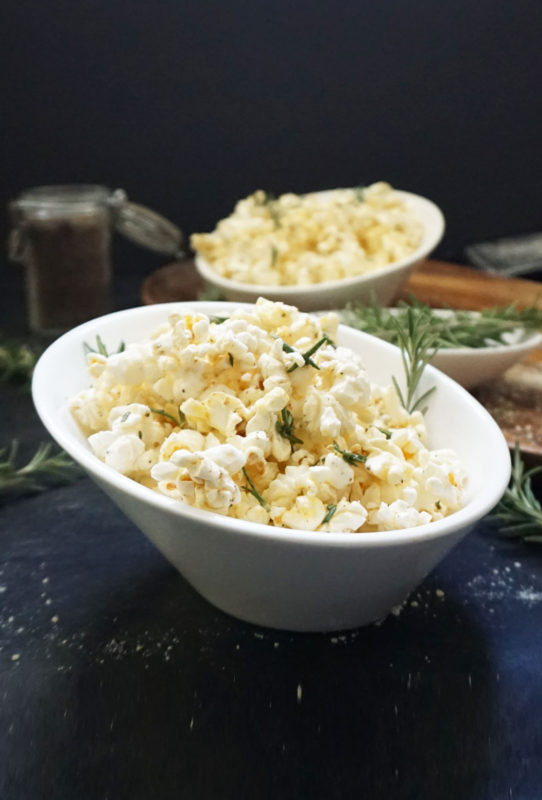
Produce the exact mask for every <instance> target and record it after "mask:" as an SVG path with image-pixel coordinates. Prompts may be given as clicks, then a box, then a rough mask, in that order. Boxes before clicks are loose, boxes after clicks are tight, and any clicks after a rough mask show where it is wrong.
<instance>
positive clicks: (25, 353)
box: [0, 342, 37, 384]
mask: <svg viewBox="0 0 542 800" xmlns="http://www.w3.org/2000/svg"><path fill="white" fill-rule="evenodd" d="M36 359H37V356H36V353H35V352H34V351H33V350H32V349H31V348H30V347H28V345H26V344H15V343H12V342H2V343H0V381H3V382H5V383H15V384H29V382H30V378H31V377H32V371H33V369H34V365H35V363H36Z"/></svg>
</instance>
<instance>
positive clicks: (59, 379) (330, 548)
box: [32, 303, 510, 631]
mask: <svg viewBox="0 0 542 800" xmlns="http://www.w3.org/2000/svg"><path fill="white" fill-rule="evenodd" d="M232 307H233V306H232V305H229V306H228V304H226V303H168V304H165V305H155V306H145V307H142V308H134V309H129V310H127V311H119V312H117V313H114V314H110V315H108V316H105V317H101V318H99V319H97V320H93V321H91V322H87V323H85V324H83V325H80V326H79V327H77V328H75V329H74V330H72V331H70V332H69V333H66V334H65V335H64V336H62V337H60V338H59V339H58V340H57V341H55V342H54V343H53V344H52V345H51V346H50V347H49V348H48V349H47V350H46V351H45V353H44V354H43V355H42V356H41V358H40V360H39V361H38V364H37V366H36V368H35V371H34V379H33V387H32V391H33V397H34V403H35V406H36V408H37V411H38V413H39V415H40V417H41V419H42V421H43V423H44V425H45V427H46V428H47V429H48V430H49V432H50V433H51V435H52V436H53V438H54V439H56V441H57V442H58V444H59V445H60V446H61V447H63V448H64V449H65V450H66V451H67V452H68V453H69V454H70V455H71V456H72V458H74V459H75V461H77V462H78V463H79V464H80V465H81V466H82V467H83V468H84V469H85V470H86V471H87V472H88V474H89V475H90V476H91V477H92V478H93V479H94V480H95V481H96V482H97V483H98V484H99V485H100V486H101V488H102V489H103V490H104V492H105V493H106V494H107V495H109V497H110V498H111V499H112V500H113V501H114V502H115V503H116V504H117V505H118V506H119V508H120V509H122V511H124V513H125V514H126V515H127V516H128V517H129V518H130V519H131V520H132V521H133V522H134V523H135V525H137V526H138V527H139V528H140V529H141V530H142V531H143V532H144V533H145V534H146V535H147V536H148V537H149V539H150V540H151V541H152V542H154V544H155V545H156V546H157V547H158V548H159V549H160V550H161V552H162V553H163V554H164V555H165V556H166V558H168V559H169V561H170V562H171V563H172V564H174V565H175V567H176V568H177V569H178V570H179V572H180V573H181V574H182V575H183V576H184V577H185V578H186V580H187V581H188V582H189V583H190V584H192V586H193V587H194V588H195V589H196V590H197V591H198V592H199V593H200V594H201V595H203V597H205V598H206V599H207V600H208V601H209V602H211V603H212V604H214V605H215V606H217V607H218V608H220V609H222V610H224V611H226V612H228V613H229V614H232V615H233V616H235V617H239V618H241V619H243V620H247V621H249V622H253V623H256V624H259V625H264V626H269V627H275V628H283V629H287V630H296V631H329V630H340V629H347V628H353V627H357V626H359V625H364V624H367V623H370V622H372V621H375V620H379V619H382V618H383V617H385V616H386V615H387V614H388V613H389V611H390V610H391V609H392V607H394V606H396V605H398V604H399V603H401V602H402V601H404V600H405V598H406V597H407V596H408V594H409V593H410V592H411V591H412V590H413V589H415V588H416V586H417V585H418V584H419V583H420V582H421V581H422V580H423V578H424V577H425V576H426V575H427V573H428V572H429V571H430V570H431V569H433V567H434V566H435V565H436V564H437V563H438V562H439V561H440V560H441V559H442V558H443V557H444V556H445V555H446V553H447V552H448V551H449V550H450V548H452V547H453V546H454V545H455V544H456V543H457V542H458V541H459V540H460V539H461V538H462V537H463V536H465V534H466V533H467V532H468V530H469V529H470V528H471V527H472V525H473V524H474V523H475V522H476V521H477V520H479V519H480V518H481V517H483V516H484V515H485V514H486V513H487V512H488V511H490V510H491V509H492V508H493V506H494V505H495V504H496V503H497V501H498V500H499V498H500V497H501V495H502V493H503V491H504V489H505V487H506V485H507V483H508V480H509V474H510V457H509V452H508V447H507V445H506V442H505V440H504V437H503V435H502V433H501V432H500V430H499V428H498V427H497V425H496V423H495V422H494V421H493V419H492V418H491V417H490V415H489V414H488V413H487V412H486V411H485V410H484V408H483V407H482V406H481V405H480V404H479V403H478V402H477V401H476V400H474V398H473V397H472V396H471V395H470V394H469V393H468V392H466V391H465V390H464V389H462V388H461V387H460V386H459V385H458V384H457V383H455V382H454V381H452V380H450V379H449V378H448V377H447V376H446V375H444V374H442V373H441V372H439V371H438V370H435V369H433V368H431V367H430V368H428V369H427V370H426V372H425V373H424V376H423V379H422V386H421V387H420V388H421V390H424V388H428V386H430V385H433V384H434V385H436V387H437V389H436V392H434V394H433V395H432V398H431V401H430V408H429V411H428V412H427V425H428V431H429V435H430V445H431V446H432V447H453V448H454V449H455V450H456V452H457V453H458V454H459V456H460V458H461V460H462V462H463V464H464V466H465V467H466V469H467V470H468V474H469V481H468V489H467V495H466V503H465V505H464V507H463V508H462V509H461V510H460V511H458V512H456V513H455V514H453V515H451V516H450V517H447V518H446V519H443V520H439V521H437V522H432V523H430V524H429V525H425V526H421V527H418V528H411V529H408V530H402V531H395V532H388V533H386V532H383V533H345V534H342V533H311V532H307V531H296V530H286V529H283V528H273V527H270V526H266V525H262V524H256V523H251V522H248V521H246V520H237V519H231V518H228V517H224V516H221V515H218V514H213V513H211V512H207V511H201V510H199V509H195V508H192V507H191V506H188V505H183V504H180V503H178V502H176V501H175V500H173V499H171V498H169V497H165V496H162V495H159V494H157V493H156V492H153V491H152V490H150V489H148V488H145V487H143V486H141V485H140V484H138V483H136V482H134V481H132V480H131V479H129V478H127V477H125V476H123V475H121V474H119V473H118V472H116V471H114V470H113V469H111V468H109V467H107V466H106V465H105V464H103V463H102V462H101V461H99V460H98V458H96V457H95V456H94V455H93V453H92V452H91V450H90V448H89V446H88V444H87V442H86V440H85V438H84V436H83V435H82V434H81V432H80V431H79V429H78V427H77V426H76V424H75V422H74V420H73V418H72V416H71V414H70V412H69V409H68V399H69V398H71V397H73V395H75V394H76V393H77V392H78V391H80V390H81V389H83V388H85V387H87V386H88V385H89V380H88V377H87V373H86V365H85V358H84V355H83V343H84V342H93V341H95V340H96V335H97V334H99V335H100V336H101V337H102V339H103V340H104V342H105V343H106V345H109V347H110V348H113V347H115V346H116V345H117V343H118V342H120V341H121V340H124V341H126V342H131V341H140V340H141V339H142V338H144V337H145V336H146V335H147V334H148V333H149V332H150V331H151V330H153V329H154V328H155V327H156V326H157V325H158V324H160V322H162V321H163V320H164V319H165V318H166V317H167V315H168V313H170V312H171V311H173V310H176V311H179V312H182V311H183V310H188V309H197V310H199V311H203V312H205V313H209V314H213V315H224V314H226V315H227V314H228V312H229V311H231V309H232ZM339 341H340V342H341V343H342V344H345V345H347V346H350V347H352V348H354V349H355V350H358V351H361V352H362V354H363V358H364V361H365V364H366V367H367V370H368V372H369V375H370V376H371V378H372V379H373V380H374V381H375V382H381V383H386V384H387V383H389V381H390V378H391V376H392V375H396V376H398V377H399V376H401V375H402V367H401V357H400V353H399V350H398V349H397V348H395V347H394V346H392V345H390V344H387V343H386V342H382V341H380V340H379V339H376V338H375V337H372V336H368V335H366V334H364V333H361V332H359V331H354V330H352V329H351V328H347V327H341V329H340V332H339Z"/></svg>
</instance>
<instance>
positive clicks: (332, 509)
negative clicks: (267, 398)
mask: <svg viewBox="0 0 542 800" xmlns="http://www.w3.org/2000/svg"><path fill="white" fill-rule="evenodd" d="M336 511H337V506H336V505H331V504H330V505H328V507H327V514H326V515H325V517H324V519H323V520H322V522H321V523H320V525H325V524H326V522H329V520H330V519H331V517H332V516H333V514H334V513H335V512H336Z"/></svg>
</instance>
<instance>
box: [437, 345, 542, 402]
mask: <svg viewBox="0 0 542 800" xmlns="http://www.w3.org/2000/svg"><path fill="white" fill-rule="evenodd" d="M539 347H542V334H541V333H538V332H525V334H524V335H523V336H522V337H521V338H518V339H517V341H513V342H511V343H510V344H502V345H494V346H491V347H454V348H449V349H448V348H442V349H441V350H439V351H438V352H437V353H435V355H434V356H433V358H432V359H431V364H432V365H433V366H434V367H437V369H441V370H442V371H443V372H445V373H446V375H449V376H450V378H453V379H454V380H455V381H457V382H458V383H460V384H461V386H464V387H465V388H466V389H471V388H473V387H474V386H478V385H479V384H481V383H485V382H486V381H491V380H495V378H498V377H499V375H502V374H503V373H505V372H506V370H507V369H509V368H510V367H512V366H513V365H514V364H516V363H517V362H518V361H521V360H522V359H523V358H525V357H526V356H527V355H529V353H531V352H532V351H533V350H537V349H538V348H539Z"/></svg>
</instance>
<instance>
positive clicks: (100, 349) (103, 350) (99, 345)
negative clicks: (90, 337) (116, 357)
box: [83, 336, 126, 356]
mask: <svg viewBox="0 0 542 800" xmlns="http://www.w3.org/2000/svg"><path fill="white" fill-rule="evenodd" d="M83 347H84V348H85V351H86V352H87V353H100V355H102V356H109V355H112V354H110V353H108V352H107V347H106V346H105V344H104V343H103V341H102V338H101V336H96V347H91V346H90V345H89V344H87V342H84V343H83ZM125 349H126V345H125V344H124V342H121V343H120V344H119V346H118V349H117V350H115V353H122V352H123V351H124V350H125Z"/></svg>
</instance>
